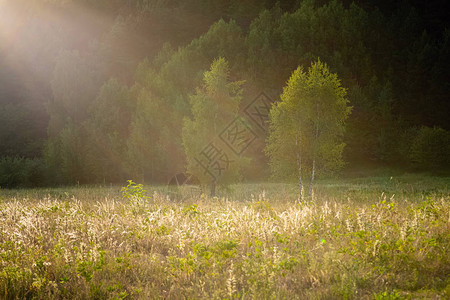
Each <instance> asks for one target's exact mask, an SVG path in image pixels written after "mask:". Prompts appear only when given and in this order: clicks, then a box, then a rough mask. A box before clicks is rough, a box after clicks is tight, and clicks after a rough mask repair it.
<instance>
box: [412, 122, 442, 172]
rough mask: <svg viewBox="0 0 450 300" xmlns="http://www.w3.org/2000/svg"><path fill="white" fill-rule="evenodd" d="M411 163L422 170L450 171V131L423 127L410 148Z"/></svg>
mask: <svg viewBox="0 0 450 300" xmlns="http://www.w3.org/2000/svg"><path fill="white" fill-rule="evenodd" d="M409 160H410V163H411V165H412V166H413V167H414V168H415V169H417V170H421V171H432V172H433V173H441V172H448V171H450V132H449V131H447V130H444V129H442V128H437V127H435V128H430V127H422V128H420V129H419V130H418V132H417V135H416V136H415V138H414V139H413V140H412V143H411V147H410V150H409Z"/></svg>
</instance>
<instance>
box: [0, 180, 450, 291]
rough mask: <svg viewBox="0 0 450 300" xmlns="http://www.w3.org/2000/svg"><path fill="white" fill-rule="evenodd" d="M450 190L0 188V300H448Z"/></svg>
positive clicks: (400, 183)
mask: <svg viewBox="0 0 450 300" xmlns="http://www.w3.org/2000/svg"><path fill="white" fill-rule="evenodd" d="M448 183H449V180H448V179H447V178H432V177H414V176H412V177H411V176H410V177H408V176H403V177H400V178H392V179H391V178H390V177H387V178H381V177H380V178H367V179H359V180H356V179H355V180H346V181H343V180H328V181H322V182H319V183H318V186H317V188H316V191H315V195H314V197H315V198H314V199H312V200H311V199H310V200H307V201H304V202H299V201H298V200H297V189H296V186H295V185H290V184H269V183H266V184H243V185H236V186H231V187H229V188H228V189H226V190H222V191H219V197H216V198H210V197H208V196H205V195H196V193H197V192H198V191H197V190H192V189H191V188H190V187H183V189H182V191H180V192H179V193H178V195H177V196H178V197H176V199H175V200H173V199H171V198H170V194H169V195H168V194H167V192H168V189H167V187H164V186H160V187H155V188H152V187H150V186H147V187H145V189H146V190H147V191H148V196H149V197H150V198H141V197H133V196H132V195H131V196H130V197H128V198H126V199H123V198H122V195H121V193H120V187H114V186H110V187H90V188H83V187H74V188H60V189H48V190H44V189H40V190H23V191H4V190H1V191H0V193H1V194H0V229H1V233H0V298H6V299H16V298H19V299H22V298H42V299H47V298H66V299H86V298H97V299H105V298H106V299H108V298H115V299H122V298H127V297H128V298H132V299H134V298H140V299H149V298H169V299H179V298H190V299H193V298H195V299H197V298H203V299H232V298H252V299H267V298H281V299H283V298H284V299H296V298H297V299H308V298H310V299H319V298H324V299H336V298H338V299H339V298H354V299H374V298H376V299H396V298H404V297H406V298H408V297H412V298H427V297H428V298H432V297H437V296H441V297H443V298H445V297H448V296H449V295H450V279H449V276H448V274H450V250H449V249H450V248H449V247H450V235H449V232H450V227H449V221H450V220H449V218H450V205H449V193H448ZM172 198H173V197H172Z"/></svg>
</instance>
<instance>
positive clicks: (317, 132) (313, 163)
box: [308, 105, 319, 197]
mask: <svg viewBox="0 0 450 300" xmlns="http://www.w3.org/2000/svg"><path fill="white" fill-rule="evenodd" d="M316 109H317V120H316V136H315V145H314V152H313V162H312V171H311V182H310V184H309V193H308V196H309V197H311V196H312V189H313V185H314V175H315V173H316V153H317V149H316V147H317V139H318V138H319V106H318V105H317V106H316Z"/></svg>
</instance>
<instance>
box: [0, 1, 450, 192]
mask: <svg viewBox="0 0 450 300" xmlns="http://www.w3.org/2000/svg"><path fill="white" fill-rule="evenodd" d="M446 11H448V10H447V9H446V4H445V1H431V2H429V3H426V4H423V3H422V1H401V2H400V1H399V2H397V1H379V2H378V5H373V4H372V1H365V0H359V1H355V2H351V1H339V0H333V1H311V0H304V1H297V2H295V1H271V0H266V1H237V0H228V1H219V0H217V1H205V0H187V1H181V0H167V1H159V0H115V1H110V0H104V1H99V0H71V1H63V0H61V1H57V0H54V1H44V0H35V1H25V0H20V1H18V0H14V1H12V0H11V1H9V0H0V15H1V18H0V37H1V39H2V44H1V45H0V186H1V187H2V188H4V187H6V188H8V187H17V186H19V187H20V186H42V185H56V184H76V183H80V184H83V183H110V182H112V183H117V182H123V181H124V180H125V179H130V178H132V179H134V180H138V181H145V182H148V183H166V182H167V181H168V180H169V179H170V178H171V177H172V176H173V175H175V174H177V173H180V172H183V171H184V170H185V167H186V164H187V162H186V155H185V149H184V147H183V138H182V131H183V130H182V129H183V122H185V120H186V119H187V118H190V117H192V107H191V105H192V100H191V99H192V97H193V95H195V94H196V91H198V89H199V88H200V87H201V86H202V83H203V78H204V75H205V72H207V71H208V70H209V68H210V66H211V64H212V63H213V61H214V60H215V59H217V58H224V59H226V61H227V62H228V65H229V69H230V73H229V76H230V80H232V81H245V83H244V82H242V86H241V88H242V95H241V97H242V100H241V108H240V109H241V110H242V109H243V108H244V107H245V106H246V105H247V104H248V103H251V101H252V100H253V99H255V98H256V97H257V96H258V95H259V94H260V93H261V92H263V93H264V94H265V95H267V96H268V97H269V98H270V99H272V101H278V100H279V98H280V95H281V93H282V92H283V87H284V86H285V85H286V82H287V80H288V79H289V77H290V75H291V74H292V72H293V71H294V70H295V69H297V67H298V66H305V67H307V66H309V65H311V62H313V61H317V60H318V59H320V60H321V61H323V62H325V63H326V64H327V65H328V67H329V68H330V70H331V71H332V72H333V73H336V74H337V75H338V76H339V78H340V80H341V83H342V86H343V87H345V88H346V89H347V95H348V99H349V102H350V105H351V106H352V112H351V115H350V116H349V118H348V120H347V126H346V131H345V136H344V141H345V144H346V147H345V149H344V160H345V161H346V163H347V168H348V169H352V168H354V169H357V168H364V167H366V166H389V167H395V168H403V169H407V170H410V171H431V172H434V173H446V172H448V171H449V168H450V161H449V158H450V133H449V130H450V121H449V117H448V112H449V111H450V107H449V95H450V93H449V82H450V76H449V75H450V74H449V66H450V62H449V59H450V53H449V49H450V48H449V38H450V30H449V28H448V23H447V13H446ZM253 131H254V132H255V135H256V136H258V142H256V143H254V144H253V145H252V149H248V153H247V156H248V157H249V158H250V159H251V161H250V162H249V163H247V164H246V166H247V167H246V170H244V171H243V172H244V175H245V178H247V179H248V180H260V179H264V178H267V176H268V175H269V172H268V167H267V158H266V157H265V155H264V152H263V148H264V141H265V139H266V137H267V136H266V135H265V132H264V130H260V129H257V128H254V129H253Z"/></svg>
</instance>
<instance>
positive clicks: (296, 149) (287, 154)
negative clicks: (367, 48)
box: [266, 60, 351, 198]
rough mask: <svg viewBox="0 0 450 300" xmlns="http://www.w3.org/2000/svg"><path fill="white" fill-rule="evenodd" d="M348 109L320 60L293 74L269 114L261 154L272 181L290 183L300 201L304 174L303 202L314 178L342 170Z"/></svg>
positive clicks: (339, 88)
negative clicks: (294, 184) (295, 183)
mask: <svg viewBox="0 0 450 300" xmlns="http://www.w3.org/2000/svg"><path fill="white" fill-rule="evenodd" d="M350 110H351V107H349V106H348V100H347V99H346V90H345V89H344V88H343V87H342V86H341V83H340V81H339V79H338V77H337V75H336V74H333V73H331V72H330V71H329V69H328V67H327V66H326V64H324V63H322V62H321V61H320V60H319V61H317V62H315V63H313V64H312V66H311V67H310V68H309V69H308V72H307V73H305V72H304V71H303V69H302V68H301V67H299V68H297V69H296V70H295V71H294V72H293V74H292V76H291V77H290V79H289V81H288V83H287V86H286V87H285V88H284V91H283V94H282V95H281V102H279V103H277V104H276V105H275V106H274V107H273V108H272V110H271V111H270V133H269V138H268V143H267V146H266V153H267V155H268V156H269V159H270V167H271V169H272V172H273V174H274V175H275V176H277V175H287V176H289V177H291V178H292V177H293V176H294V177H296V178H297V179H298V183H299V189H300V197H301V198H303V190H304V187H303V186H304V184H303V174H305V173H310V174H311V175H310V176H309V178H310V185H309V196H311V194H312V187H313V184H314V178H315V176H316V173H318V174H321V173H322V174H324V173H328V172H332V171H335V170H337V169H339V168H340V167H342V166H343V160H342V150H343V148H344V143H343V142H342V136H343V133H344V126H345V121H346V119H347V117H348V116H349V114H350Z"/></svg>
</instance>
